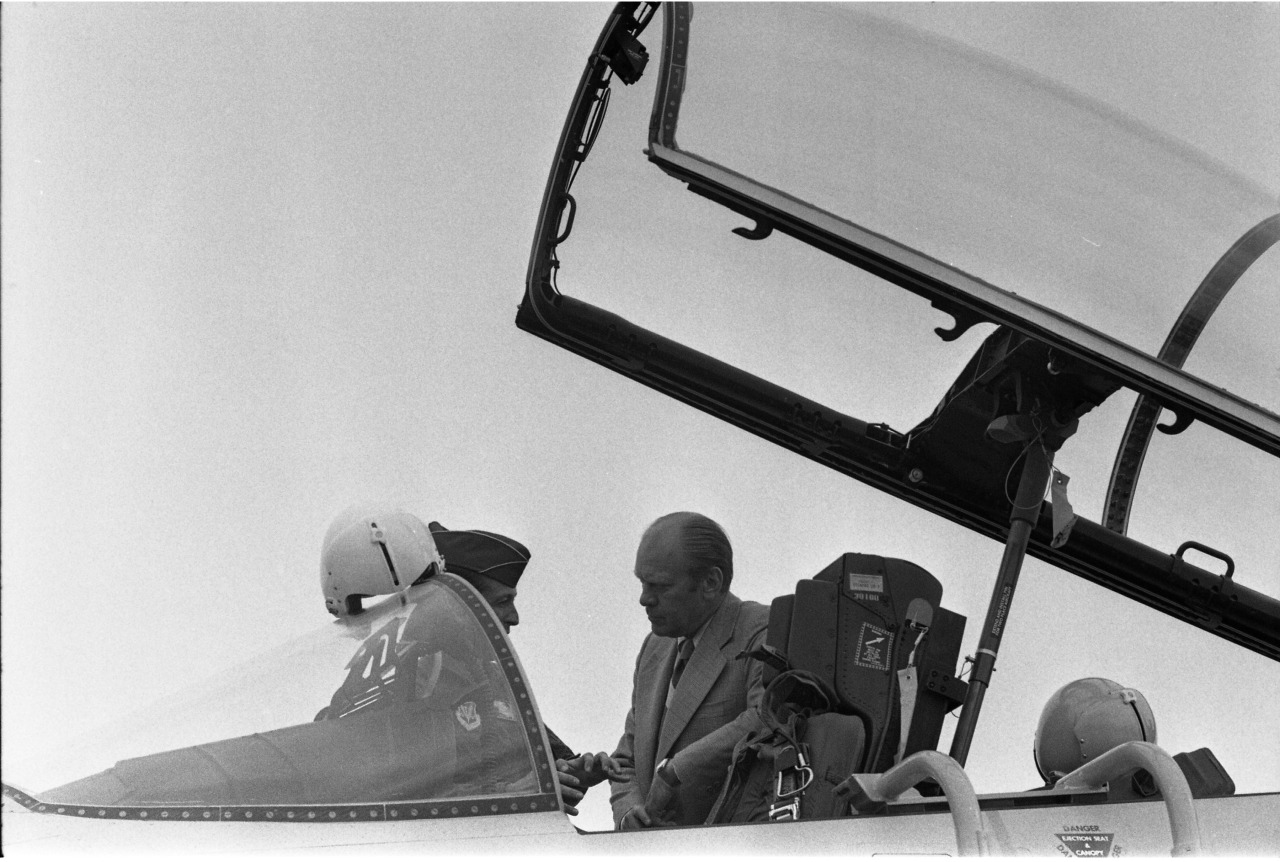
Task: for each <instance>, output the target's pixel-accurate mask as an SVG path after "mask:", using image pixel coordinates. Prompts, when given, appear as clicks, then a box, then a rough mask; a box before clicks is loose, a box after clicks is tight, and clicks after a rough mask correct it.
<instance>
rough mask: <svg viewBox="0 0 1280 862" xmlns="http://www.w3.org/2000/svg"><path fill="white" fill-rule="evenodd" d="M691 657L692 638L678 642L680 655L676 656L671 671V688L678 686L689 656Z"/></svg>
mask: <svg viewBox="0 0 1280 862" xmlns="http://www.w3.org/2000/svg"><path fill="white" fill-rule="evenodd" d="M691 655H693V638H685V639H684V640H683V641H681V642H680V653H679V654H678V655H677V656H676V666H675V667H674V668H673V669H672V671H671V687H672V688H675V687H676V686H678V685H679V684H680V677H681V675H683V674H684V669H685V665H687V664H689V656H691Z"/></svg>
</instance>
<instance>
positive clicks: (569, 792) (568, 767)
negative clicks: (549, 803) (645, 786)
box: [556, 751, 635, 816]
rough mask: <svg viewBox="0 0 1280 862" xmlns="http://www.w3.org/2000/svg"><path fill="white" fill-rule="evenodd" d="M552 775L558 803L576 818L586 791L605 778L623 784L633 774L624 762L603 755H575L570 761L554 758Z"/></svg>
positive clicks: (601, 753)
mask: <svg viewBox="0 0 1280 862" xmlns="http://www.w3.org/2000/svg"><path fill="white" fill-rule="evenodd" d="M556 774H557V776H558V777H559V779H560V800H561V801H562V802H563V803H564V810H565V813H567V814H569V815H570V816H577V814H578V809H577V804H578V803H579V802H581V801H582V797H583V796H586V794H587V789H588V788H590V787H595V786H596V785H597V784H599V783H600V782H601V781H604V780H605V779H606V778H612V779H613V780H614V781H623V780H626V779H627V778H630V777H631V776H632V775H634V774H635V770H634V769H631V768H630V765H629V764H627V762H626V761H624V760H618V759H614V758H612V757H610V756H609V755H607V754H605V753H604V752H603V751H602V752H600V753H598V754H579V755H578V756H577V757H575V758H573V759H572V760H561V759H559V758H557V759H556Z"/></svg>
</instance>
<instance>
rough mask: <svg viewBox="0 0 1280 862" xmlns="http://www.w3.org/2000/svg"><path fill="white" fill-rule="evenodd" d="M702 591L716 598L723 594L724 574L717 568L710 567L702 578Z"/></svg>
mask: <svg viewBox="0 0 1280 862" xmlns="http://www.w3.org/2000/svg"><path fill="white" fill-rule="evenodd" d="M702 590H703V592H704V593H706V594H707V595H708V596H718V595H720V593H722V592H724V572H722V571H721V570H720V567H719V566H712V567H711V568H710V569H709V570H708V571H707V573H706V574H705V575H703V577H702Z"/></svg>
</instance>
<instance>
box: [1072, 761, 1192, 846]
mask: <svg viewBox="0 0 1280 862" xmlns="http://www.w3.org/2000/svg"><path fill="white" fill-rule="evenodd" d="M1134 769H1145V770H1147V772H1149V773H1151V777H1152V778H1154V779H1155V783H1156V788H1157V789H1158V790H1159V791H1160V793H1161V795H1162V796H1164V804H1165V808H1166V809H1167V810H1168V812H1169V829H1170V831H1171V832H1172V833H1173V850H1172V855H1173V856H1198V855H1200V853H1201V852H1202V851H1201V845H1200V821H1199V820H1198V819H1196V809H1195V806H1194V805H1192V803H1191V788H1190V786H1188V784H1187V779H1186V776H1184V775H1183V774H1182V769H1181V767H1179V766H1178V764H1177V762H1176V761H1175V760H1174V759H1173V758H1172V757H1170V756H1169V754H1168V753H1166V752H1165V750H1164V749H1163V748H1161V747H1160V746H1158V745H1156V744H1155V743H1152V742H1123V743H1121V744H1120V745H1117V746H1116V747H1115V748H1113V749H1111V750H1110V751H1107V752H1104V753H1103V754H1100V755H1098V756H1097V757H1095V758H1094V759H1093V760H1091V761H1089V762H1088V763H1086V764H1085V765H1084V766H1081V767H1080V768H1079V769H1077V770H1075V771H1074V772H1072V773H1070V774H1068V775H1065V776H1063V777H1062V778H1060V779H1058V782H1057V783H1056V784H1054V785H1053V786H1054V789H1056V790H1092V789H1096V788H1098V787H1101V786H1102V785H1104V784H1106V783H1108V782H1110V781H1114V780H1115V779H1117V778H1120V777H1121V776H1123V775H1124V774H1125V773H1127V772H1131V771H1132V770H1134Z"/></svg>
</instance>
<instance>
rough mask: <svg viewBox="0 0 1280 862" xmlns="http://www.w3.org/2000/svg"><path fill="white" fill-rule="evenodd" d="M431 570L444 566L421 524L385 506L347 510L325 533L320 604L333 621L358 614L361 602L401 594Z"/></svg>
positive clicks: (401, 512)
mask: <svg viewBox="0 0 1280 862" xmlns="http://www.w3.org/2000/svg"><path fill="white" fill-rule="evenodd" d="M432 567H434V572H441V571H444V562H443V560H441V558H440V552H439V551H438V550H436V543H435V540H433V539H432V538H431V531H430V530H428V529H427V527H426V525H425V524H423V523H422V521H421V520H419V519H418V518H417V517H415V516H414V515H411V514H409V513H408V512H405V511H403V510H401V509H397V508H393V507H390V506H378V505H368V504H362V505H356V506H352V507H351V508H349V509H347V510H346V511H344V512H343V513H342V514H340V515H338V517H336V518H334V519H333V522H332V523H331V524H329V529H328V530H327V531H326V532H325V534H324V545H323V547H322V548H321V551H320V589H321V591H322V592H323V593H324V606H325V608H326V609H327V610H328V611H329V613H331V614H333V615H334V616H337V617H345V616H351V615H354V614H358V613H360V611H361V610H362V608H361V607H360V600H361V599H363V598H369V597H370V596H382V595H389V594H391V593H399V592H403V591H404V590H407V589H408V588H409V587H410V586H412V585H413V584H414V582H415V581H417V580H419V579H420V578H421V577H423V576H424V575H427V574H430V573H433V572H429V570H431V569H432Z"/></svg>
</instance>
